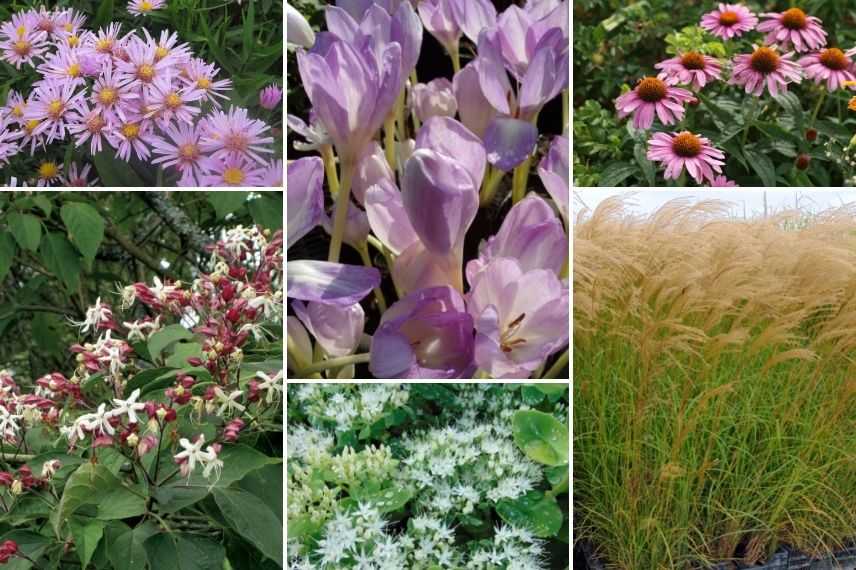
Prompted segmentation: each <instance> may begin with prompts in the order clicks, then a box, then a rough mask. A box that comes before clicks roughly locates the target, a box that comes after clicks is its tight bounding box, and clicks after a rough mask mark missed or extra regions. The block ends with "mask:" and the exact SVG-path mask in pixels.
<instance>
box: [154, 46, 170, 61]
mask: <svg viewBox="0 0 856 570" xmlns="http://www.w3.org/2000/svg"><path fill="white" fill-rule="evenodd" d="M168 55H169V50H168V49H167V48H165V47H163V46H158V47H157V49H155V61H160V60H162V59H163V58H165V57H166V56H168Z"/></svg>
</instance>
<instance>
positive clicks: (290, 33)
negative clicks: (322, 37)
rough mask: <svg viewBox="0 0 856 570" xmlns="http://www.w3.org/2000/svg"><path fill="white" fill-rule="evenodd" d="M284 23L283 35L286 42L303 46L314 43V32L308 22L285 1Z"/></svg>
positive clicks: (306, 46)
mask: <svg viewBox="0 0 856 570" xmlns="http://www.w3.org/2000/svg"><path fill="white" fill-rule="evenodd" d="M285 24H286V27H285V36H286V38H287V39H288V43H290V44H293V45H297V46H300V47H304V48H311V47H312V45H313V44H314V43H315V32H313V31H312V28H311V27H310V26H309V22H307V21H306V18H304V17H303V15H302V14H301V13H300V12H298V11H297V10H295V9H294V8H292V7H291V6H290V5H289V4H288V3H287V2H286V4H285Z"/></svg>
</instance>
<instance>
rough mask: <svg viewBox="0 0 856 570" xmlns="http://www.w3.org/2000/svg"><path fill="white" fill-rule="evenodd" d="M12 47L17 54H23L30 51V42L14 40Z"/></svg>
mask: <svg viewBox="0 0 856 570" xmlns="http://www.w3.org/2000/svg"><path fill="white" fill-rule="evenodd" d="M13 49H14V50H15V53H17V54H18V55H20V56H25V55H27V54H29V53H30V42H28V41H27V40H18V41H16V42H15V46H14V48H13Z"/></svg>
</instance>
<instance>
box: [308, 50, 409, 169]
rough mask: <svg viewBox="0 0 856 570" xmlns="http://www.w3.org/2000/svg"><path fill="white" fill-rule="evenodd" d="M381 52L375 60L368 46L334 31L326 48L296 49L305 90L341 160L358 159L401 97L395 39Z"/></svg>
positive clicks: (350, 160)
mask: <svg viewBox="0 0 856 570" xmlns="http://www.w3.org/2000/svg"><path fill="white" fill-rule="evenodd" d="M316 48H318V46H317V45H316ZM380 55H381V57H380V59H377V58H376V57H375V55H374V53H373V52H372V51H371V48H370V47H368V46H365V47H363V48H362V49H357V48H355V47H354V46H352V45H350V44H349V43H347V42H345V41H342V40H340V39H338V38H336V37H335V36H334V37H332V38H330V41H329V44H328V45H327V46H326V50H325V51H324V52H323V53H305V52H298V54H297V64H298V68H299V70H300V77H301V79H302V81H303V86H304V88H305V89H306V94H307V95H308V96H309V99H310V101H311V102H312V107H313V109H314V110H315V113H316V114H317V116H318V118H319V120H320V121H321V122H322V123H323V124H324V126H325V128H326V129H327V132H328V133H329V134H330V137H331V138H332V140H333V143H334V144H335V146H336V150H337V151H338V153H339V158H340V160H342V161H345V162H349V163H353V162H354V161H355V160H356V158H357V157H358V156H359V154H360V152H361V151H362V149H363V147H365V146H366V145H367V144H368V143H369V141H370V140H371V139H372V137H373V136H374V134H375V133H376V132H377V130H378V129H379V128H380V126H381V125H382V124H383V121H384V119H385V118H386V116H387V114H388V113H389V111H390V109H392V105H393V103H394V102H395V99H396V97H398V93H399V91H400V87H401V46H400V45H399V44H398V43H395V42H392V43H390V44H388V45H387V46H385V47H384V48H383V50H382V52H381V54H380Z"/></svg>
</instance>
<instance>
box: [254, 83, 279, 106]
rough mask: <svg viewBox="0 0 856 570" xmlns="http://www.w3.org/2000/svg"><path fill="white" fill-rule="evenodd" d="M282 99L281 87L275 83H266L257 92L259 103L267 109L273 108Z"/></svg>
mask: <svg viewBox="0 0 856 570" xmlns="http://www.w3.org/2000/svg"><path fill="white" fill-rule="evenodd" d="M280 101H282V89H280V88H279V87H277V86H276V85H268V86H267V87H265V88H264V89H262V90H261V92H260V93H259V105H261V106H262V107H263V108H265V109H267V110H268V111H270V110H272V109H275V108H276V106H277V105H279V102H280Z"/></svg>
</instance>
